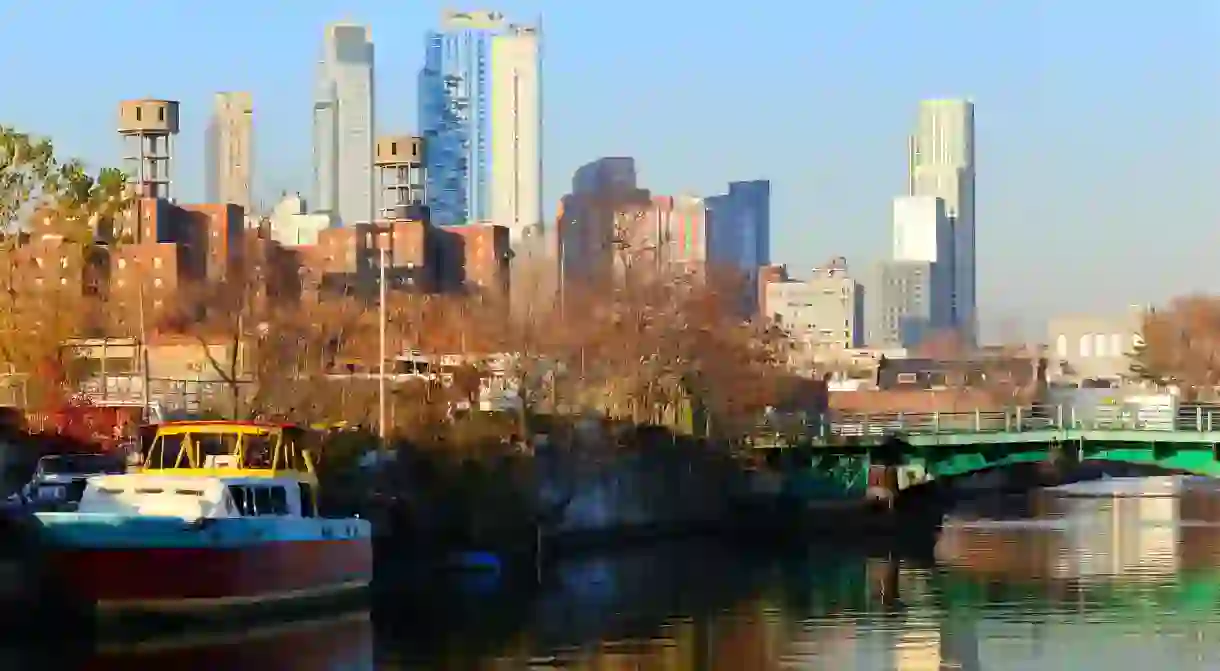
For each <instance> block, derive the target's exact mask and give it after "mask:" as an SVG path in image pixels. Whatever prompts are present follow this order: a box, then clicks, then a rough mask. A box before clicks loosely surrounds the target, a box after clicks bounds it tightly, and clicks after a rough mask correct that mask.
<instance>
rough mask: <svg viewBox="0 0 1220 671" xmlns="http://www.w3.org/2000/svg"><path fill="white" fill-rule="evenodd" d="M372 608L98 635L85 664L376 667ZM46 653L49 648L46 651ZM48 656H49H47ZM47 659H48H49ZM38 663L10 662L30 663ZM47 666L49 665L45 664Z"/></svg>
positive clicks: (355, 670) (347, 670) (353, 670)
mask: <svg viewBox="0 0 1220 671" xmlns="http://www.w3.org/2000/svg"><path fill="white" fill-rule="evenodd" d="M369 615H370V614H369V612H368V611H363V612H354V613H343V614H332V615H329V616H326V617H320V618H314V619H307V620H298V621H283V622H264V623H259V624H257V625H254V626H242V625H241V624H240V623H234V624H233V625H232V626H228V627H217V626H207V627H200V628H199V629H197V630H194V631H190V632H185V633H177V634H172V635H160V636H157V635H153V636H142V637H140V638H139V639H138V640H134V641H127V642H121V643H119V642H113V641H109V642H108V641H97V642H95V644H94V645H93V646H92V650H91V651H89V652H88V653H87V655H86V660H87V661H84V662H83V663H80V664H70V665H65V664H63V663H57V664H55V666H58V667H60V668H81V669H91V670H93V669H96V670H99V671H100V670H102V669H123V670H124V671H131V670H134V669H150V670H151V669H158V670H162V669H199V670H200V671H202V670H204V669H207V670H209V671H212V670H215V669H294V670H296V669H303V670H309V671H339V670H342V671H359V670H363V669H369V670H371V669H373V668H375V666H374V646H373V626H372V622H371V620H370V617H369ZM43 654H44V655H45V654H46V651H45V650H44V651H43ZM45 661H46V660H45V659H44V662H45ZM44 665H45V664H44ZM32 666H33V665H32V664H28V665H20V666H11V667H10V666H5V667H4V668H30V667H32ZM40 666H43V665H40Z"/></svg>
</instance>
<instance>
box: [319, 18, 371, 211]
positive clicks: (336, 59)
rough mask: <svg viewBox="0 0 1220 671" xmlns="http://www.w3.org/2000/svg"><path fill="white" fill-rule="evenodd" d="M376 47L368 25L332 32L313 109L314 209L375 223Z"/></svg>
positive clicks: (324, 51)
mask: <svg viewBox="0 0 1220 671" xmlns="http://www.w3.org/2000/svg"><path fill="white" fill-rule="evenodd" d="M374 132H375V128H374V123H373V43H372V41H371V39H370V36H369V29H368V28H367V27H366V26H358V25H352V24H346V23H337V24H332V25H330V26H327V27H326V36H325V39H324V41H323V46H322V59H321V61H320V62H319V63H318V71H317V82H316V90H315V91H314V105H313V171H314V194H313V201H314V208H315V210H317V211H322V212H329V213H331V214H332V215H335V216H337V217H338V219H339V222H340V223H341V224H344V225H350V224H355V223H359V222H367V221H373V220H374V216H375V211H374V181H373V180H374V175H373V143H374Z"/></svg>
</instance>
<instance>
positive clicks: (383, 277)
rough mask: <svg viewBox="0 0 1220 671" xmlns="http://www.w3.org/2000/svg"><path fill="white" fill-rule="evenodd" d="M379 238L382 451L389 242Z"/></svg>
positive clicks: (379, 428)
mask: <svg viewBox="0 0 1220 671" xmlns="http://www.w3.org/2000/svg"><path fill="white" fill-rule="evenodd" d="M377 238H378V242H379V243H380V244H379V245H378V252H377V254H378V257H379V258H380V261H381V263H380V267H379V268H378V284H379V285H380V286H379V287H378V290H379V292H380V297H379V298H380V301H379V303H380V305H379V306H378V310H377V312H378V322H379V324H378V327H379V329H378V330H379V331H380V334H379V340H380V343H379V349H380V351H381V356H380V359H381V365H380V366H379V367H378V369H377V372H378V374H377V406H378V414H377V433H378V436H379V437H380V438H381V447H382V449H385V447H386V437H387V433H386V380H385V375H386V369H385V359H386V342H385V332H386V321H387V319H386V255H387V253H388V252H389V250H388V249H387V246H388V245H387V244H386V243H387V242H388V241H387V240H386V235H385V234H384V233H383V234H381V235H379V236H377Z"/></svg>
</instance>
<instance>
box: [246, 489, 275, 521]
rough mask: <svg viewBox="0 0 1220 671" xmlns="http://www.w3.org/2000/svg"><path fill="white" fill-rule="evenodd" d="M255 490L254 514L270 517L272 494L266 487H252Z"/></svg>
mask: <svg viewBox="0 0 1220 671" xmlns="http://www.w3.org/2000/svg"><path fill="white" fill-rule="evenodd" d="M251 489H253V490H254V514H255V515H270V514H272V513H271V492H270V491H269V490H268V489H267V488H266V487H252V488H251Z"/></svg>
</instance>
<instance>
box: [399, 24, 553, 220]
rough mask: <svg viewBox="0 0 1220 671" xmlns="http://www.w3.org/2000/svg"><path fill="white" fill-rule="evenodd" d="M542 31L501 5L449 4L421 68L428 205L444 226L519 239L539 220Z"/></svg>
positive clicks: (420, 99)
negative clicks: (498, 231)
mask: <svg viewBox="0 0 1220 671" xmlns="http://www.w3.org/2000/svg"><path fill="white" fill-rule="evenodd" d="M541 83H542V77H541V66H540V34H539V31H538V29H537V27H530V26H519V25H515V24H512V23H509V22H508V21H507V19H506V18H505V16H504V15H503V14H501V13H499V12H491V11H481V10H480V11H469V12H465V11H453V10H447V11H446V12H445V13H444V15H443V17H442V20H441V28H440V30H438V31H433V32H430V33H428V36H427V42H426V46H425V54H424V67H423V69H422V70H421V71H420V75H419V119H420V131H421V133H422V135H423V137H424V148H425V152H426V156H425V166H424V168H425V170H424V172H425V175H426V179H427V182H428V183H427V197H428V206H429V209H430V212H431V215H432V218H433V221H434V222H435V223H437V224H439V225H442V226H454V225H460V224H465V223H476V222H484V223H486V222H490V223H495V224H501V225H504V226H507V227H509V228H510V229H512V237H513V239H514V240H515V241H516V240H519V239H520V236H521V235H522V234H523V233H525V232H526V231H527V230H528V229H530V227H531V226H535V225H539V224H541V219H542V193H541V189H542V187H541V184H542V139H541V135H542V133H541V126H542V103H541V90H542V88H541Z"/></svg>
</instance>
